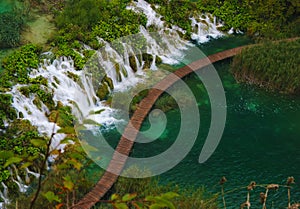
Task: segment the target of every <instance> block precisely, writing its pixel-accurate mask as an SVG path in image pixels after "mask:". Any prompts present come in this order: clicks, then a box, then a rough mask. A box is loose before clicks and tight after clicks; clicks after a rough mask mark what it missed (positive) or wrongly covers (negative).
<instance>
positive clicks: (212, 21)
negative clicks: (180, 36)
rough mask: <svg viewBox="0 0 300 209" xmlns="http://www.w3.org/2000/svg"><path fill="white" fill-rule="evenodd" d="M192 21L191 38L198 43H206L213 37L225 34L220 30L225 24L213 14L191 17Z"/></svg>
mask: <svg viewBox="0 0 300 209" xmlns="http://www.w3.org/2000/svg"><path fill="white" fill-rule="evenodd" d="M190 20H191V21H192V28H193V31H194V32H193V33H192V35H191V39H192V40H195V41H197V42H198V43H205V42H207V41H209V40H210V39H211V38H214V39H215V38H219V37H221V36H224V33H222V32H220V31H219V30H218V28H220V27H222V26H223V25H222V24H221V23H220V22H218V21H217V18H216V17H212V15H209V14H208V15H201V16H199V17H198V18H194V17H192V18H190Z"/></svg>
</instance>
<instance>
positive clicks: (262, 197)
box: [260, 184, 279, 209]
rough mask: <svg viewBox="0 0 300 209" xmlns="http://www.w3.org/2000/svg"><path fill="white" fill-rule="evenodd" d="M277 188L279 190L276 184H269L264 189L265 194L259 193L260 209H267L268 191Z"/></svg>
mask: <svg viewBox="0 0 300 209" xmlns="http://www.w3.org/2000/svg"><path fill="white" fill-rule="evenodd" d="M278 188H279V185H278V184H269V185H267V187H266V192H265V193H263V192H261V193H260V202H261V203H262V204H263V207H262V209H267V206H266V202H267V197H268V192H269V190H277V189H278Z"/></svg>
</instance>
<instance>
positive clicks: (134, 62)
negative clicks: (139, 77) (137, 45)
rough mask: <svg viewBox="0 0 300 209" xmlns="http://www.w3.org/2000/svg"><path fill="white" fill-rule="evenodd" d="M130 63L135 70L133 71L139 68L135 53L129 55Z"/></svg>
mask: <svg viewBox="0 0 300 209" xmlns="http://www.w3.org/2000/svg"><path fill="white" fill-rule="evenodd" d="M129 65H130V67H131V69H132V70H133V72H136V71H137V70H138V69H137V66H136V60H135V57H134V56H133V55H132V56H130V57H129Z"/></svg>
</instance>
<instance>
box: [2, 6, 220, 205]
mask: <svg viewBox="0 0 300 209" xmlns="http://www.w3.org/2000/svg"><path fill="white" fill-rule="evenodd" d="M128 9H132V10H134V11H135V12H141V13H144V14H145V15H146V17H147V19H148V21H147V27H149V26H151V25H154V26H156V27H157V28H158V29H159V30H158V33H157V34H153V33H149V32H148V31H147V29H146V28H144V27H143V26H140V34H139V36H141V37H143V38H144V39H146V46H145V48H146V51H138V50H136V49H134V48H133V47H132V46H131V42H130V38H129V39H126V40H127V41H125V42H124V43H122V47H123V49H124V50H123V51H122V52H121V53H120V52H118V50H116V49H115V48H114V47H112V45H111V44H109V43H107V42H105V41H103V40H102V39H101V38H100V37H99V40H98V41H101V42H103V43H104V44H105V47H104V48H103V49H102V50H100V51H97V52H96V54H95V57H96V58H97V62H98V63H99V64H100V66H101V68H103V70H104V72H105V74H106V76H107V77H109V78H110V79H111V81H112V83H113V86H114V89H109V91H110V92H111V93H113V92H115V91H116V92H117V91H126V90H127V89H128V88H130V87H132V86H135V85H136V84H137V83H139V82H144V80H145V79H147V77H146V74H145V73H144V71H143V68H144V65H145V62H144V61H143V60H142V54H143V53H147V54H151V55H152V56H153V61H152V63H151V64H150V69H151V70H157V69H158V67H157V66H156V60H157V59H158V57H159V58H160V59H161V60H162V62H163V63H166V64H177V63H178V62H179V61H180V60H182V59H183V57H184V53H183V50H185V49H187V46H188V45H189V43H188V42H187V41H185V40H183V39H181V38H180V36H179V35H178V32H180V33H183V34H184V33H185V31H184V30H183V29H182V28H180V27H178V26H176V25H172V26H171V28H167V27H165V22H164V21H162V16H161V15H159V14H157V13H156V12H155V11H154V10H153V9H152V8H151V5H150V4H148V3H147V2H146V1H144V0H138V1H137V2H133V3H132V4H131V6H128ZM191 21H192V27H193V29H194V33H192V37H191V38H192V39H193V40H196V41H198V42H199V43H203V42H206V41H209V39H210V38H211V37H212V38H217V37H220V36H222V35H224V34H222V33H221V32H219V31H218V27H220V26H221V24H220V23H218V22H217V21H216V19H213V20H212V18H211V17H210V16H209V15H206V16H205V17H203V16H199V17H198V18H191ZM166 33H167V34H169V35H168V36H167V35H165V34H166ZM134 41H136V39H133V43H134ZM84 47H85V48H86V49H90V47H89V46H87V45H84ZM130 57H131V59H134V63H135V66H134V68H135V70H134V69H132V63H130ZM116 64H117V65H116ZM70 74H73V75H75V77H78V80H74V76H73V78H72V76H69V75H70ZM96 74H97V73H96ZM29 76H30V77H31V78H35V77H37V76H42V77H44V78H46V79H47V81H48V85H47V86H46V87H43V88H44V90H45V91H47V92H52V94H53V101H54V102H55V104H57V103H58V102H61V103H62V104H63V105H66V106H70V107H71V108H72V114H73V115H74V116H75V117H76V119H77V121H78V123H79V124H84V125H85V127H86V128H91V129H93V128H95V127H96V128H97V127H99V126H100V125H104V126H106V127H111V126H113V125H114V124H116V123H119V122H122V120H120V119H116V118H115V114H116V113H117V110H115V109H112V108H110V107H109V106H107V105H106V103H105V101H101V100H100V99H99V98H98V97H97V95H96V91H97V88H98V87H99V85H100V82H101V79H102V78H101V77H96V78H97V79H99V80H98V81H99V82H98V84H96V85H95V77H93V76H94V75H93V73H92V74H90V72H89V70H88V69H87V70H81V71H76V70H75V69H74V62H73V60H72V59H70V58H66V57H61V58H60V59H57V60H54V61H53V62H50V61H49V60H45V62H44V63H43V64H41V65H40V67H38V68H37V69H32V70H31V72H30V75H29ZM102 84H103V85H107V86H108V84H107V83H105V82H104V83H102ZM23 86H25V85H20V84H17V85H15V86H14V87H13V88H12V89H11V91H10V92H8V93H10V94H12V95H13V103H12V106H13V107H14V108H15V109H16V111H17V113H19V114H18V115H19V116H20V115H21V113H22V115H23V118H24V119H27V120H29V121H30V122H31V124H32V125H33V126H36V127H37V129H38V131H39V133H40V134H41V135H45V136H47V137H50V136H51V135H52V132H53V131H54V132H55V133H56V134H55V135H54V137H53V139H52V144H51V149H52V150H53V149H57V150H60V151H61V152H63V150H64V146H65V145H63V144H61V143H60V142H61V140H63V139H64V138H65V136H66V135H65V134H63V133H57V131H58V130H59V129H60V127H59V126H58V125H57V124H55V123H53V122H50V121H49V120H48V118H47V116H46V115H47V114H49V113H50V110H49V109H48V107H47V106H46V105H45V104H43V103H41V106H40V107H37V106H36V105H35V104H34V100H35V98H36V95H35V94H30V95H29V96H28V97H26V96H24V95H23V94H22V93H21V91H20V88H21V87H23ZM95 113H97V114H95ZM87 120H91V121H94V123H92V124H89V123H87V122H86V121H87ZM5 122H6V125H8V124H7V123H8V121H5ZM98 125H99V126H98ZM54 159H55V156H52V157H51V158H50V159H49V160H54ZM25 171H26V176H25V180H22V179H21V177H20V176H19V175H18V174H17V172H14V173H12V176H13V177H12V178H11V179H12V181H13V182H15V183H16V185H17V186H18V188H19V190H20V191H21V192H25V191H26V189H27V187H28V186H27V185H26V184H28V182H29V181H30V179H29V175H32V176H34V177H36V178H38V176H39V175H38V174H37V173H35V172H32V171H30V170H28V169H26V170H25ZM1 185H2V186H1V188H2V191H0V197H1V199H3V201H4V202H2V203H0V208H4V205H5V204H9V198H8V189H7V186H6V185H5V184H4V183H3V182H1Z"/></svg>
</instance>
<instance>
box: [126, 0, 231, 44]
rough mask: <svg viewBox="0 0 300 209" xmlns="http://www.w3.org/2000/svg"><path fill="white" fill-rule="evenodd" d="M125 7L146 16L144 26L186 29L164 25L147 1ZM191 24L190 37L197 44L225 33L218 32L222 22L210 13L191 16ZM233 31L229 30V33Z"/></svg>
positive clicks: (172, 29)
mask: <svg viewBox="0 0 300 209" xmlns="http://www.w3.org/2000/svg"><path fill="white" fill-rule="evenodd" d="M127 9H131V10H133V11H135V12H138V13H143V14H145V15H146V17H147V24H146V27H149V26H151V25H153V26H155V27H156V28H158V29H159V30H160V31H163V30H164V31H168V32H172V33H174V32H175V33H177V32H180V33H182V34H185V33H186V31H185V30H183V29H182V28H180V27H178V26H177V25H172V26H171V28H167V27H165V25H166V24H165V22H164V21H162V16H161V15H159V14H157V13H156V12H155V11H154V10H153V9H152V7H151V4H149V3H147V2H146V1H145V0H138V1H137V2H135V1H134V2H132V4H131V5H130V6H128V7H127ZM190 20H191V26H192V28H193V32H192V34H191V39H192V40H195V41H197V42H198V43H199V44H202V43H205V42H208V41H209V40H210V39H211V38H219V37H221V36H224V35H225V34H224V33H222V32H220V31H219V30H218V28H220V27H222V26H223V24H222V23H221V22H219V21H217V18H216V17H214V16H212V15H211V14H202V15H199V16H198V17H191V18H190ZM230 33H233V31H231V30H230V31H229V34H230Z"/></svg>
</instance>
